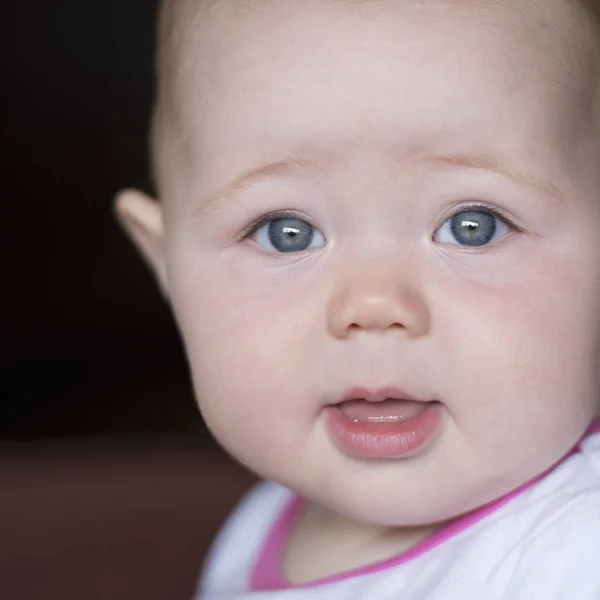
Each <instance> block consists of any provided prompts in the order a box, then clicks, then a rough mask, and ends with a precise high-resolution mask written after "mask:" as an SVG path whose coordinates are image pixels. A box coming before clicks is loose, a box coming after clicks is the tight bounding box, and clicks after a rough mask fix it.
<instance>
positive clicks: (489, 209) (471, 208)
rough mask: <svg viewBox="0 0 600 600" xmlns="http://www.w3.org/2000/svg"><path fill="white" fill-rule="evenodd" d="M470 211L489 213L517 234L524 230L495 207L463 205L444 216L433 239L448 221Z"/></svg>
mask: <svg viewBox="0 0 600 600" xmlns="http://www.w3.org/2000/svg"><path fill="white" fill-rule="evenodd" d="M469 211H479V212H485V213H488V214H489V215H492V216H493V217H496V218H497V219H500V220H501V221H502V222H503V223H504V224H505V225H506V226H507V227H508V228H509V229H511V230H512V231H515V232H517V233H522V232H523V229H522V228H521V227H519V226H518V225H517V224H516V223H515V222H514V221H513V220H512V219H510V218H509V217H508V215H507V214H506V213H505V212H504V211H503V210H502V209H501V208H497V207H495V206H488V205H487V204H482V203H481V204H478V203H471V204H461V205H460V206H456V207H454V208H453V209H452V210H451V211H450V213H448V214H446V215H444V217H443V219H442V222H441V223H440V224H439V225H438V226H437V228H436V229H435V231H434V232H433V234H432V238H433V236H434V235H435V233H436V232H437V231H438V230H439V229H440V227H441V226H442V225H443V224H444V223H445V222H446V221H448V220H449V219H453V218H454V217H455V216H456V215H460V214H461V213H463V212H469Z"/></svg>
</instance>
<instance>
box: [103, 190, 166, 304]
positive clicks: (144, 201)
mask: <svg viewBox="0 0 600 600" xmlns="http://www.w3.org/2000/svg"><path fill="white" fill-rule="evenodd" d="M115 211H116V214H117V218H118V220H119V222H120V224H121V226H122V227H123V229H124V230H125V232H126V233H127V235H128V236H129V238H130V239H131V241H132V242H133V243H134V245H135V246H136V247H137V249H138V250H139V252H140V253H141V255H142V257H143V258H144V260H145V261H146V263H148V265H149V266H150V268H151V269H152V270H153V271H154V274H155V275H156V278H157V280H158V283H159V285H160V287H161V290H162V292H163V294H164V295H165V296H168V290H167V278H166V269H165V254H164V228H163V211H162V207H161V206H160V204H159V203H158V202H157V201H156V200H154V199H153V198H151V197H150V196H148V195H147V194H144V193H143V192H141V191H139V190H133V189H128V190H123V191H121V192H119V194H118V195H117V197H116V198H115Z"/></svg>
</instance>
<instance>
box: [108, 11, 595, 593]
mask: <svg viewBox="0 0 600 600" xmlns="http://www.w3.org/2000/svg"><path fill="white" fill-rule="evenodd" d="M597 12H598V11H597V8H596V7H594V5H593V4H592V3H587V4H586V3H585V2H584V0H362V1H359V0H204V1H202V0H167V1H166V2H165V5H164V9H163V12H162V19H161V27H160V54H159V88H158V97H157V106H156V113H155V120H154V129H153V131H154V156H155V161H154V162H155V173H156V180H157V184H158V190H159V195H160V201H159V202H156V201H154V200H152V199H151V198H148V197H146V196H144V195H143V194H141V193H140V192H137V191H133V190H129V191H124V192H122V193H121V194H120V195H119V197H118V199H117V210H118V213H119V215H120V218H121V220H122V222H123V223H124V225H125V227H126V228H127V230H128V231H129V233H130V234H131V237H132V238H133V240H134V242H135V243H136V244H137V246H138V247H139V248H140V249H141V251H142V253H143V255H144V256H145V258H146V259H147V260H148V261H149V263H150V264H151V266H152V267H153V269H154V271H155V272H156V276H157V278H158V281H159V282H160V285H161V287H162V289H163V292H164V294H165V295H166V297H167V298H168V300H169V302H170V304H171V305H172V307H173V311H174V314H175V317H176V320H177V323H178V326H179V328H180V330H181V334H182V337H183V340H184V343H185V347H186V351H187V355H188V357H189V364H190V368H191V373H192V377H193V382H194V388H195V392H196V395H197V398H198V403H199V406H200V408H201V411H202V414H203V416H204V418H205V420H206V422H207V424H208V425H209V427H210V429H211V430H212V432H213V434H214V436H215V437H216V439H217V440H218V441H219V442H220V443H221V444H222V445H223V447H224V448H225V449H226V450H227V451H228V452H229V453H231V455H232V456H233V457H235V458H236V459H237V460H239V461H240V462H242V463H243V464H244V465H246V466H247V467H248V468H250V469H252V470H253V471H255V472H256V473H258V474H259V475H260V476H261V477H262V478H264V480H265V483H262V484H260V485H259V486H258V487H257V488H255V489H254V490H253V491H252V492H251V493H250V494H249V496H248V497H247V498H246V499H245V500H244V501H243V502H242V503H241V504H240V506H239V507H238V509H237V510H236V511H235V513H234V515H233V516H232V517H231V518H230V520H229V522H228V524H226V526H225V528H224V529H223V531H222V533H221V534H220V536H219V537H218V539H217V540H216V542H215V545H214V547H213V550H212V553H211V555H210V557H209V560H208V563H207V565H206V568H205V571H204V575H203V577H202V581H201V584H200V591H199V598H206V599H209V600H213V599H217V598H248V599H250V598H254V599H263V598H264V599H273V600H300V599H302V600H304V599H312V598H315V599H332V600H351V599H359V598H360V599H374V600H378V599H383V598H386V599H398V600H500V599H502V600H538V599H540V600H599V599H600V424H599V422H598V421H595V416H596V415H597V413H598V409H599V407H600V194H599V191H600V144H599V139H600V137H599V136H600V94H599V92H600V19H599V18H598V14H597Z"/></svg>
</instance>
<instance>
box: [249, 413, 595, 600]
mask: <svg viewBox="0 0 600 600" xmlns="http://www.w3.org/2000/svg"><path fill="white" fill-rule="evenodd" d="M595 433H600V419H597V420H595V421H593V422H592V424H591V425H590V426H589V428H588V429H587V431H586V432H585V434H584V435H583V436H582V437H581V439H580V440H579V442H578V443H577V444H576V445H575V447H574V448H573V449H572V450H571V451H570V452H569V453H568V454H567V455H566V456H565V457H564V458H562V459H561V460H560V461H559V463H557V464H556V465H554V466H552V467H551V468H550V469H548V470H547V471H545V472H544V473H542V474H541V475H538V476H537V477H536V478H535V479H533V480H531V481H529V482H528V483H526V484H525V485H523V486H521V487H520V488H517V489H516V490H515V491H513V492H511V493H510V494H508V495H507V496H503V497H502V498H500V499H499V500H496V501H494V502H492V503H490V504H487V505H486V506H484V507H482V508H479V509H477V510H475V511H473V512H471V513H468V514H467V515H465V516H464V517H460V518H459V519H457V520H455V521H453V522H452V523H451V524H450V525H447V526H446V527H443V528H442V529H440V530H438V531H437V532H435V533H433V534H432V535H430V536H429V537H427V538H426V539H424V540H423V541H421V542H419V543H418V544H416V545H415V546H413V547H412V548H411V549H410V550H407V551H405V552H402V553H400V554H398V555H397V556H394V557H392V558H389V559H387V560H384V561H381V562H378V563H375V564H372V565H367V566H365V567H361V568H359V569H354V570H352V571H349V572H347V573H341V574H340V575H334V576H332V577H326V578H323V579H319V580H317V581H313V582H311V583H308V584H305V585H301V586H292V585H291V584H290V583H289V582H288V581H287V580H286V578H285V576H284V575H283V572H282V569H281V567H282V565H281V563H282V557H283V555H284V551H285V547H286V546H287V543H288V540H289V538H290V536H291V534H292V530H293V528H294V525H295V524H296V522H297V520H298V518H299V517H300V513H301V511H302V508H303V506H304V503H305V500H304V498H302V497H300V496H297V495H294V496H293V497H292V499H291V501H290V502H289V503H288V504H287V506H286V507H285V509H284V510H283V511H282V513H281V514H280V516H279V518H278V519H277V521H276V522H275V524H274V526H273V527H272V529H271V531H270V532H269V534H268V536H267V538H266V541H265V543H264V544H263V546H262V548H261V550H260V553H259V557H258V560H257V562H256V564H255V566H254V569H253V572H252V575H251V582H250V585H251V589H252V591H267V590H283V589H288V588H291V587H300V588H305V587H315V586H318V585H324V584H328V583H335V582H338V581H343V580H344V579H350V578H352V577H358V576H360V575H367V574H370V573H377V572H380V571H384V570H386V569H389V568H392V567H397V566H400V565H402V564H404V563H407V562H409V561H411V560H414V559H415V558H417V557H419V556H422V555H423V554H425V553H427V552H429V551H431V550H433V549H434V548H436V547H437V546H439V545H440V544H443V543H444V542H446V541H448V540H450V539H451V538H453V537H455V536H456V535H458V534H459V533H461V532H463V531H465V530H466V529H469V528H470V527H472V526H473V525H475V524H476V523H478V522H479V521H481V520H482V519H484V518H485V517H487V516H489V515H491V514H492V513H494V512H496V511H497V510H498V509H500V508H502V507H503V506H504V505H506V504H507V503H508V502H510V501H511V500H512V499H513V498H516V497H517V496H519V495H520V494H522V493H523V492H525V491H526V490H528V489H529V488H530V487H531V486H533V485H534V484H535V483H537V482H538V481H540V479H543V478H544V477H545V476H546V475H547V474H548V473H549V472H550V471H552V470H554V469H555V468H556V467H557V466H558V464H560V463H562V462H563V461H564V460H566V459H567V458H568V457H569V456H572V455H573V454H576V453H577V452H579V451H580V448H581V443H582V442H583V441H584V440H585V439H586V438H588V437H589V436H590V435H593V434H595Z"/></svg>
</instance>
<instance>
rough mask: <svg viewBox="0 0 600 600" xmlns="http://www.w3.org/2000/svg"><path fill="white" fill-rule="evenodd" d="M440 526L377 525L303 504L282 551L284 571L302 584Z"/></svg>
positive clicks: (370, 559) (380, 556) (359, 564)
mask: <svg viewBox="0 0 600 600" xmlns="http://www.w3.org/2000/svg"><path fill="white" fill-rule="evenodd" d="M440 527H441V526H438V527H432V526H428V527H407V528H386V527H380V526H376V525H369V524H365V523H359V522H356V521H352V520H350V519H346V518H345V517H341V516H339V515H337V514H335V513H333V512H331V511H330V510H328V509H325V508H323V507H321V506H318V505H316V504H313V503H307V504H306V506H305V507H304V509H303V511H302V513H301V515H300V517H299V518H298V521H297V523H296V526H295V528H294V531H293V532H292V535H291V537H290V540H289V543H288V546H287V548H286V551H285V556H284V560H283V570H284V574H285V576H286V579H287V580H288V581H289V582H290V583H291V584H293V585H302V584H305V583H310V582H312V581H316V580H319V579H323V578H326V577H332V576H335V575H340V574H342V573H347V572H349V571H353V570H356V569H360V568H363V567H367V566H369V565H372V564H375V563H378V562H381V561H384V560H386V559H389V558H392V557H394V556H397V555H399V554H401V553H403V552H405V551H407V550H409V549H410V548H412V547H413V546H415V545H416V544H418V543H419V542H421V541H422V540H424V539H425V538H426V537H428V536H429V535H431V534H432V533H433V532H434V531H436V530H437V529H439V528H440Z"/></svg>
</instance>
